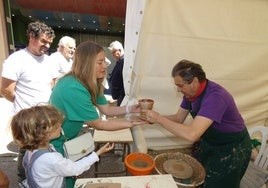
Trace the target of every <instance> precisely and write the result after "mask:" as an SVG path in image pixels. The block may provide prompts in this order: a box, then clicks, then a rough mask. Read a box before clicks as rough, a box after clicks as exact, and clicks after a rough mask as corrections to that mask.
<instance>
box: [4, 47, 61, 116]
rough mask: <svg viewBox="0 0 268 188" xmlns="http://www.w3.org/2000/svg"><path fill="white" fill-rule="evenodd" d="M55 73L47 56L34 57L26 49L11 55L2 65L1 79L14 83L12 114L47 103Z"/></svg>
mask: <svg viewBox="0 0 268 188" xmlns="http://www.w3.org/2000/svg"><path fill="white" fill-rule="evenodd" d="M56 76H57V73H56V72H55V70H54V69H53V64H52V63H51V62H50V61H49V58H48V56H47V55H45V54H44V55H42V56H35V55H33V54H32V53H30V52H29V51H28V50H27V49H26V48H25V49H22V50H20V51H17V52H14V53H13V54H11V55H10V56H9V57H8V58H7V59H6V60H5V61H4V63H3V71H2V77H5V78H8V79H11V80H14V81H16V82H17V83H16V86H15V99H14V112H15V113H16V112H18V111H20V110H21V109H25V108H29V107H32V106H34V105H37V104H39V103H47V102H48V100H49V97H50V94H51V91H52V90H51V82H52V80H53V78H56Z"/></svg>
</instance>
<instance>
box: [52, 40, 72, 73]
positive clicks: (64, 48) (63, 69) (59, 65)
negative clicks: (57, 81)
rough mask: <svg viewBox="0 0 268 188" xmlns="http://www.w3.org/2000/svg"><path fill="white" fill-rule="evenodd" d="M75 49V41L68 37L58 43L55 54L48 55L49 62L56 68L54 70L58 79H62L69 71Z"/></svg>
mask: <svg viewBox="0 0 268 188" xmlns="http://www.w3.org/2000/svg"><path fill="white" fill-rule="evenodd" d="M75 48H76V42H75V39H74V38H72V37H69V36H64V37H62V38H61V39H60V41H59V43H58V50H57V52H55V53H53V54H51V55H50V60H51V61H52V62H53V64H54V65H55V66H56V70H57V71H58V77H62V76H63V75H64V74H66V73H67V72H69V70H70V69H71V67H72V64H73V56H74V52H75Z"/></svg>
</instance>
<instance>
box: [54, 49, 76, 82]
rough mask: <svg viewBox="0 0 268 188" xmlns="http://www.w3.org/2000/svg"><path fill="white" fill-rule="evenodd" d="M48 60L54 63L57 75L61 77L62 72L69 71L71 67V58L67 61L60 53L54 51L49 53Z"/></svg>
mask: <svg viewBox="0 0 268 188" xmlns="http://www.w3.org/2000/svg"><path fill="white" fill-rule="evenodd" d="M49 57H50V61H52V63H53V64H54V65H55V68H56V70H57V71H58V77H62V76H63V75H64V74H66V73H67V72H69V71H70V70H71V68H72V64H73V60H72V59H70V60H69V61H68V60H67V59H66V58H65V57H64V56H63V55H62V54H61V53H60V52H55V53H53V54H51V55H50V56H49Z"/></svg>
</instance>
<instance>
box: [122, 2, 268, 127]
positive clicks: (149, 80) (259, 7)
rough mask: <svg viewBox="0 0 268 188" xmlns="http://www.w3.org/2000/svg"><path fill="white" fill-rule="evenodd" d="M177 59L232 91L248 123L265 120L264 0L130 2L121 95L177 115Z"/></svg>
mask: <svg viewBox="0 0 268 188" xmlns="http://www.w3.org/2000/svg"><path fill="white" fill-rule="evenodd" d="M182 59H188V60H191V61H194V62H196V63H199V64H201V65H202V67H203V69H204V71H205V72H206V74H207V78H208V79H210V80H212V81H215V82H217V83H219V84H221V85H222V86H224V87H225V88H226V89H227V90H228V91H229V92H230V93H231V94H232V95H233V97H234V99H235V101H236V103H237V105H238V108H239V110H240V112H241V115H242V116H243V118H244V119H245V123H246V125H247V126H248V127H251V126H255V125H265V122H266V120H267V118H268V86H267V83H268V82H267V81H268V74H267V69H268V1H266V0H254V1H252V0H225V1H221V0H198V1H193V0H188V1H185V0H166V1H165V2H164V3H163V2H162V1H161V2H160V1H159V0H139V1H135V0H128V1H127V15H126V30H125V65H124V70H123V75H124V85H125V90H126V98H125V100H124V102H125V103H126V101H137V99H139V98H152V99H154V100H155V103H154V110H156V111H158V112H160V113H161V114H172V113H175V112H176V111H177V109H178V106H179V104H180V101H181V98H182V95H181V94H180V93H178V92H177V91H176V87H175V86H174V83H173V80H172V78H171V69H172V67H173V66H174V65H175V64H176V63H177V62H179V61H180V60H182Z"/></svg>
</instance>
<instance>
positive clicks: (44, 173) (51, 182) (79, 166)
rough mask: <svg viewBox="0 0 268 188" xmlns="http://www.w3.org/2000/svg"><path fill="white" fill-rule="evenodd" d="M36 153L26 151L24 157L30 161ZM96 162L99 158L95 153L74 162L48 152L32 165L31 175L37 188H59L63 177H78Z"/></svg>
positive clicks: (55, 153)
mask: <svg viewBox="0 0 268 188" xmlns="http://www.w3.org/2000/svg"><path fill="white" fill-rule="evenodd" d="M36 151H37V150H34V151H33V152H31V151H29V150H27V151H26V153H25V156H24V157H28V160H30V159H31V156H32V155H33V153H34V152H36ZM97 161H99V156H98V155H97V154H96V153H95V152H92V153H91V154H90V155H88V156H86V157H84V158H82V159H80V160H78V161H76V162H73V161H72V160H70V159H66V158H64V157H63V156H62V155H61V154H60V153H58V152H48V153H44V154H43V155H41V156H40V157H39V158H37V159H36V161H35V162H34V163H33V166H32V174H33V177H34V180H35V182H36V183H37V184H38V185H39V187H42V188H51V187H61V185H62V182H63V180H64V177H68V176H78V175H80V174H82V173H83V172H84V171H86V170H88V169H89V168H90V167H91V166H92V165H93V164H94V163H95V162H97Z"/></svg>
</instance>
